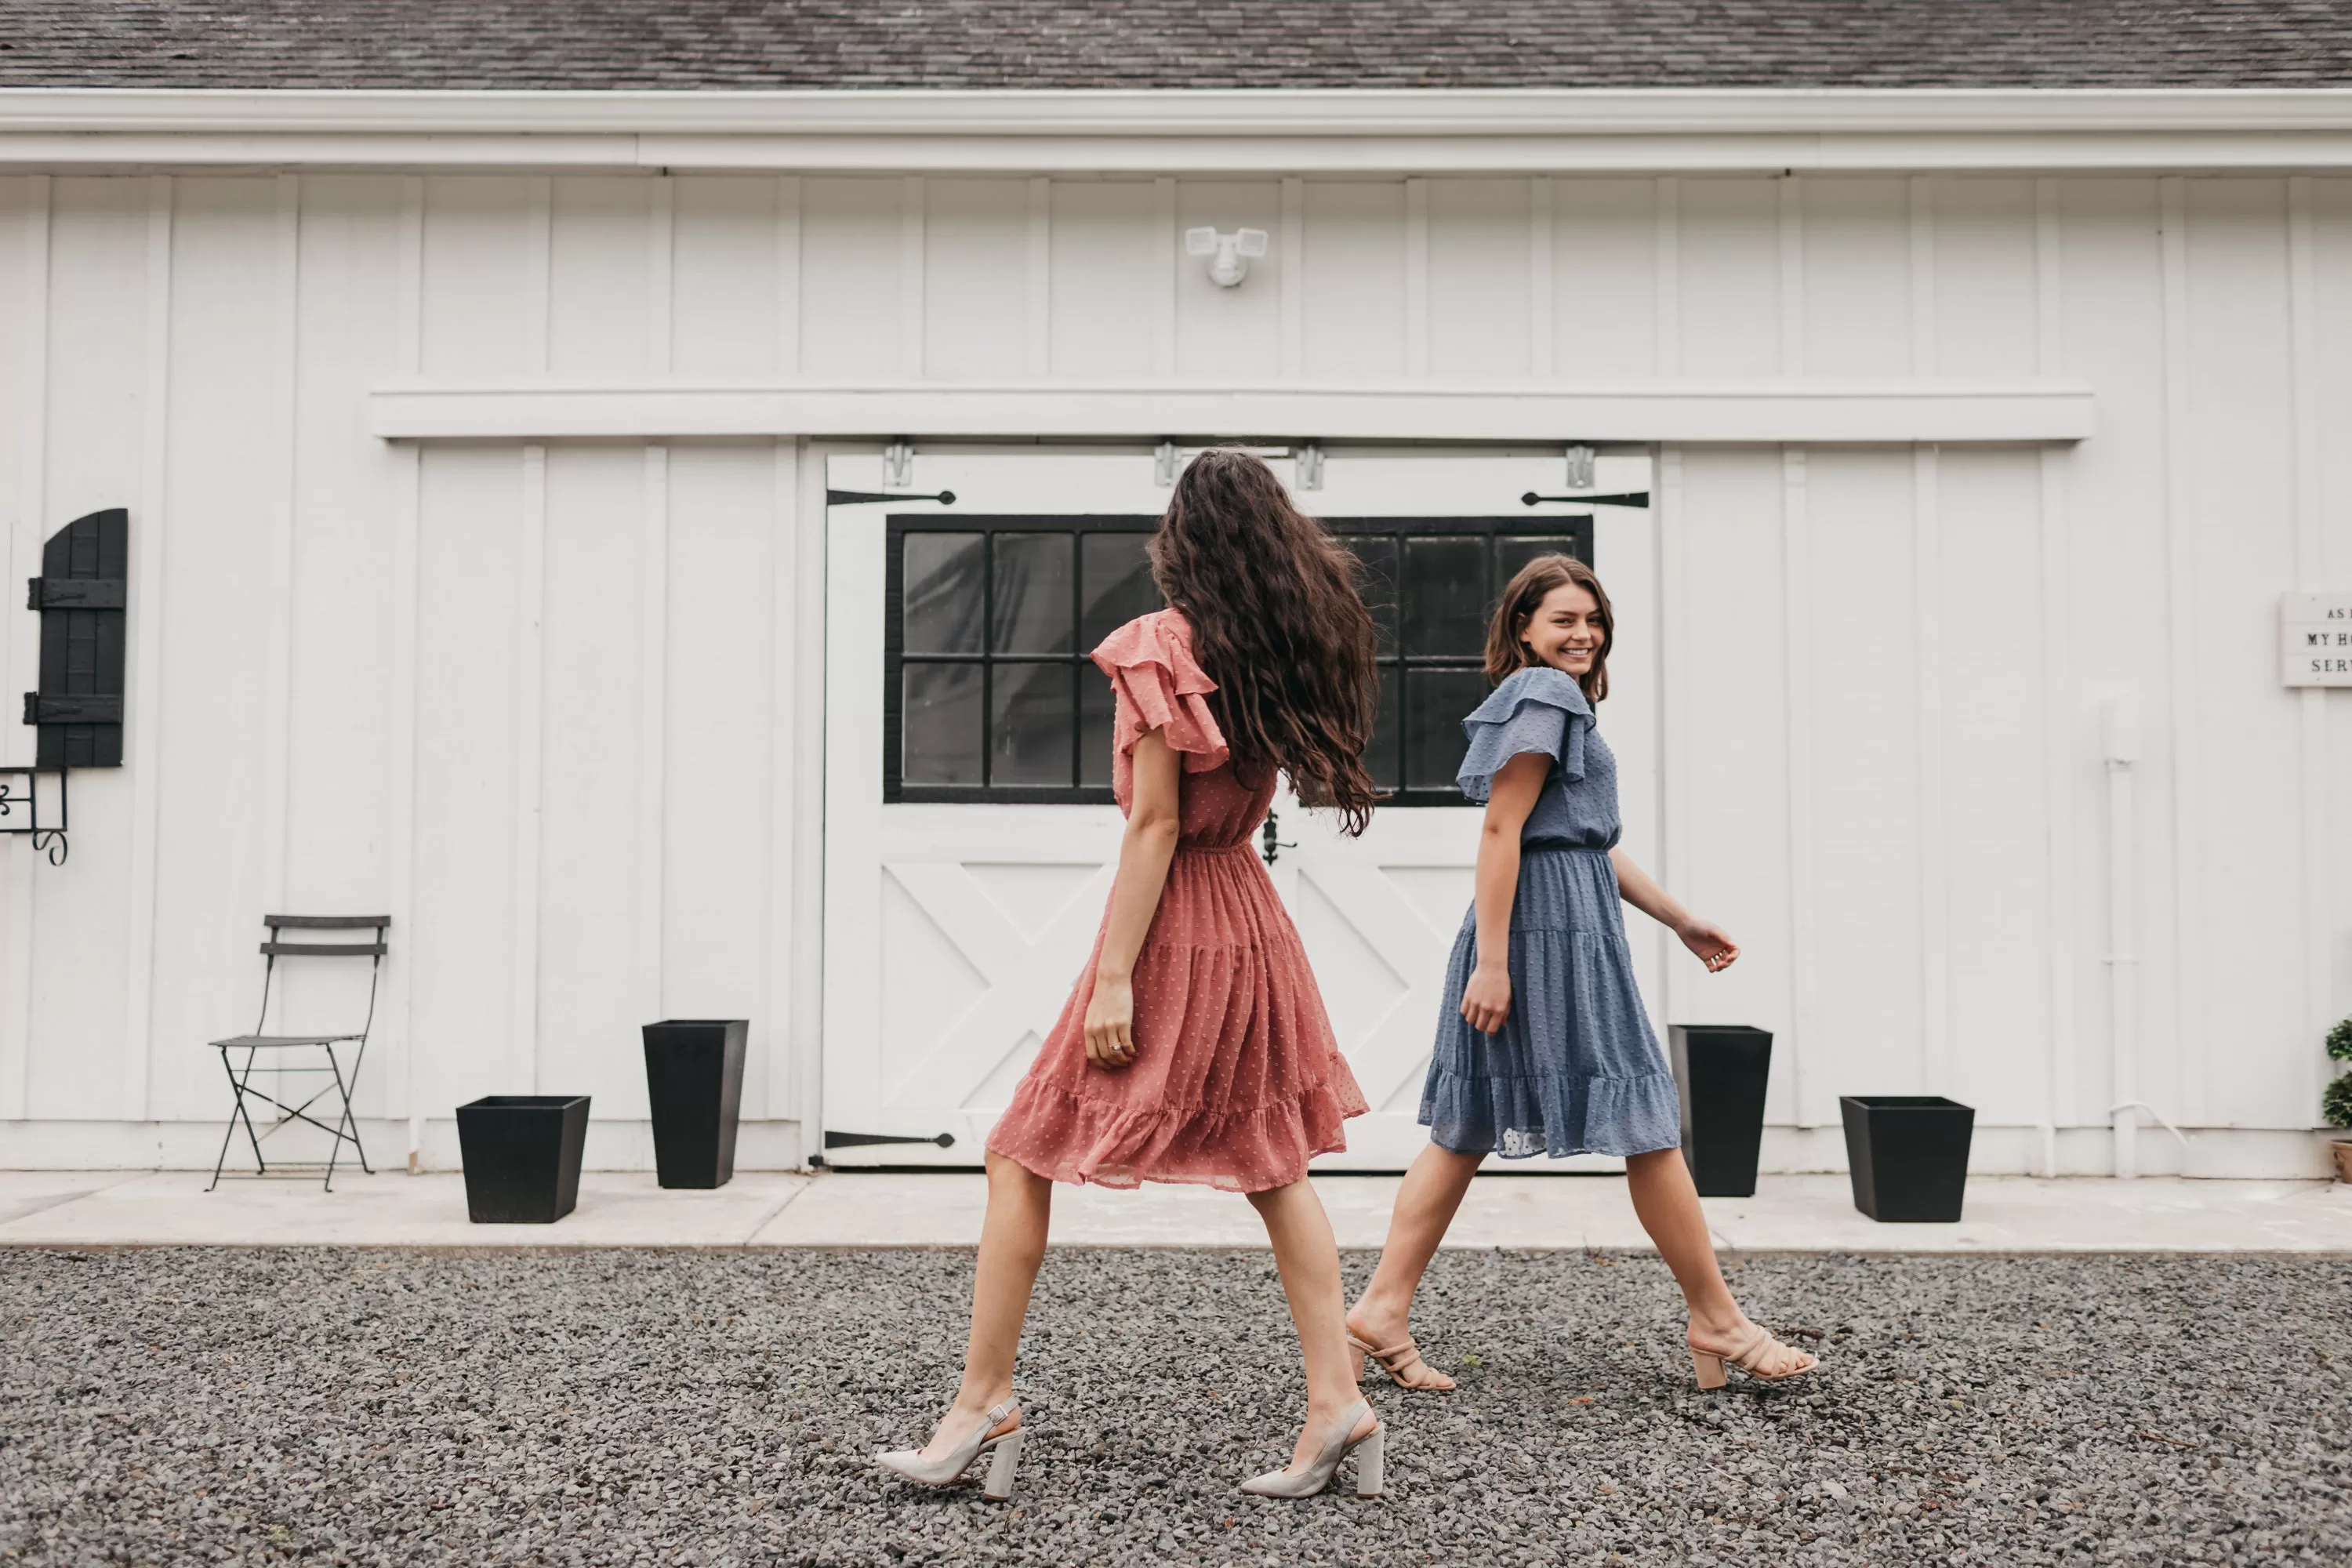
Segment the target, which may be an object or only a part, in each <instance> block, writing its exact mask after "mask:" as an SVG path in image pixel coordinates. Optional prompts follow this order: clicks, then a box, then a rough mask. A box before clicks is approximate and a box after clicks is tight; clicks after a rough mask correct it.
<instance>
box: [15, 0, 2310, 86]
mask: <svg viewBox="0 0 2352 1568" xmlns="http://www.w3.org/2000/svg"><path fill="white" fill-rule="evenodd" d="M2347 84H2352V0H0V86H8V87H184V88H431V89H483V88H506V89H624V88H629V89H782V88H1028V89H1045V88H1280V87H1325V88H1632V87H1685V88H1713V87H1782V88H1793V87H1855V88H1862V87H1878V88H1935V87H2045V88H2064V87H2108V88H2118V87H2325V86H2342V85H2347Z"/></svg>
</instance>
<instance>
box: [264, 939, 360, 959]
mask: <svg viewBox="0 0 2352 1568" xmlns="http://www.w3.org/2000/svg"><path fill="white" fill-rule="evenodd" d="M261 951H262V952H266V953H268V955H269V956H270V957H272V958H382V957H383V943H382V942H263V943H262V944H261Z"/></svg>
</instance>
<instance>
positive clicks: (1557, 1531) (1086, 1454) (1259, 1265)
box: [0, 1250, 2352, 1568]
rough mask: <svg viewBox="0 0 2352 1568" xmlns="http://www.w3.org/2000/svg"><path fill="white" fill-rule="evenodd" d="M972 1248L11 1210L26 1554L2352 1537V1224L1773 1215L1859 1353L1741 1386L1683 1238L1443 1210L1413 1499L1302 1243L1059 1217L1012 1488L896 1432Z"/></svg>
mask: <svg viewBox="0 0 2352 1568" xmlns="http://www.w3.org/2000/svg"><path fill="white" fill-rule="evenodd" d="M1370 1262H1371V1260H1370V1258H1369V1257H1366V1256H1360V1255H1351V1256H1350V1257H1349V1259H1348V1267H1349V1276H1350V1279H1351V1281H1360V1279H1362V1277H1363V1275H1364V1274H1365V1272H1366V1271H1367V1270H1368V1269H1369V1268H1370ZM970 1272H971V1255H970V1254H968V1253H961V1252H827V1253H798V1254H792V1253H786V1254H742V1253H709V1252H667V1253H665V1252H603V1253H575V1254H552V1255H525V1254H516V1253H485V1254H468V1255H451V1254H430V1253H413V1252H377V1251H326V1250H302V1251H282V1252H281V1251H221V1250H185V1251H133V1252H106V1253H87V1254H77V1253H59V1252H29V1251H18V1252H0V1562H6V1563H17V1562H22V1563H59V1564H65V1563H70V1564H77V1565H79V1564H84V1563H184V1562H187V1563H193V1562H207V1563H219V1562H245V1563H264V1562H269V1563H275V1562H281V1561H282V1562H294V1561H298V1560H299V1561H302V1562H308V1563H342V1562H350V1563H465V1564H489V1563H699V1564H707V1565H715V1564H721V1563H791V1564H863V1563H879V1564H891V1565H896V1564H900V1563H1039V1564H1054V1565H1055V1568H1059V1565H1062V1564H1077V1563H1192V1562H1211V1563H1222V1562H1233V1563H1284V1564H1286V1563H1380V1564H1390V1563H1449V1564H1451V1563H1529V1564H1535V1563H1543V1564H1551V1563H1607V1562H1615V1561H1623V1562H1627V1563H1693V1564H1696V1563H1742V1564H1750V1563H1887V1564H1911V1563H1962V1562H1969V1563H2002V1564H2029V1563H2107V1562H2119V1563H2124V1562H2127V1563H2191V1562H2195V1563H2221V1562H2228V1563H2265V1564H2267V1563H2285V1562H2313V1563H2323V1562H2324V1563H2346V1562H2347V1561H2352V1462H2347V1442H2352V1407H2348V1406H2347V1395H2352V1385H2347V1366H2352V1332H2347V1323H2352V1260H2345V1259H2333V1258H2252V1257H2245V1256H2237V1257H2230V1258H1949V1257H1947V1258H1846V1257H1835V1256H1831V1257H1801V1258H1800V1257H1780V1256H1776V1257H1758V1258H1748V1259H1746V1260H1744V1261H1743V1262H1739V1263H1738V1264H1737V1266H1736V1267H1735V1268H1734V1273H1733V1281H1734V1285H1735V1288H1736V1289H1738V1290H1739V1291H1740V1292H1741V1294H1742V1296H1743V1297H1744V1298H1745V1300H1747V1301H1748V1305H1749V1307H1750V1310H1752V1311H1753V1312H1754V1313H1755V1314H1756V1316H1757V1317H1758V1318H1759V1319H1760V1320H1762V1321H1765V1322H1768V1323H1769V1324H1771V1325H1773V1326H1775V1327H1777V1328H1779V1329H1780V1330H1781V1331H1783V1332H1784V1333H1789V1332H1790V1331H1806V1332H1807V1333H1808V1335H1809V1336H1810V1335H1812V1334H1818V1335H1819V1345H1820V1349H1821V1350H1822V1353H1823V1355H1824V1357H1825V1359H1826V1362H1827V1367H1828V1372H1827V1375H1826V1376H1825V1377H1823V1378H1822V1380H1821V1381H1820V1384H1819V1386H1818V1387H1816V1388H1814V1389H1812V1390H1811V1391H1810V1392H1797V1391H1795V1390H1793V1389H1791V1390H1774V1391H1770V1392H1742V1391H1740V1390H1739V1389H1738V1384H1735V1387H1734V1390H1733V1391H1732V1392H1730V1393H1728V1394H1713V1395H1708V1394H1698V1393H1696V1392H1695V1391H1694V1390H1693V1388H1692V1385H1691V1380H1690V1367H1689V1363H1688V1361H1687V1360H1686V1359H1685V1358H1684V1357H1683V1356H1682V1355H1681V1354H1680V1351H1679V1335H1678V1328H1679V1324H1678V1322H1677V1321H1676V1319H1675V1316H1674V1315H1673V1306H1674V1301H1675V1297H1674V1294H1673V1285H1672V1281H1671V1280H1670V1279H1669V1278H1668V1277H1667V1275H1666V1273H1665V1271H1664V1268H1663V1267H1662V1266H1661V1265H1660V1264H1659V1263H1658V1262H1657V1261H1656V1260H1655V1259H1654V1258H1646V1257H1629V1258H1601V1257H1591V1256H1587V1255H1583V1254H1579V1253H1565V1254H1563V1253H1543V1254H1496V1253H1474V1254H1458V1253H1449V1254H1442V1255H1441V1256H1440V1258H1439V1259H1438V1261H1437V1264H1436V1266H1435V1268H1434V1269H1433V1273H1432V1276H1431V1283H1430V1289H1429V1291H1428V1294H1427V1295H1426V1297H1425V1298H1424V1300H1425V1320H1424V1321H1423V1323H1422V1324H1421V1325H1420V1327H1421V1331H1422V1334H1423V1340H1424V1342H1425V1343H1426V1344H1427V1345H1428V1348H1429V1350H1430V1353H1431V1355H1432V1357H1433V1360H1435V1361H1436V1362H1437V1363H1439V1364H1440V1365H1445V1366H1450V1367H1453V1368H1454V1369H1456V1370H1457V1372H1458V1373H1459V1374H1460V1375H1461V1376H1462V1377H1463V1387H1462V1389H1461V1391H1460V1392H1458V1393H1456V1394H1453V1395H1451V1396H1450V1397H1435V1396H1431V1395H1426V1394H1422V1395H1413V1396H1411V1397H1407V1396H1405V1395H1403V1394H1401V1393H1400V1392H1398V1391H1397V1390H1395V1389H1393V1388H1391V1387H1390V1386H1389V1385H1388V1384H1385V1383H1384V1382H1383V1383H1381V1384H1378V1385H1377V1386H1376V1387H1375V1388H1374V1389H1373V1394H1372V1397H1373V1402H1374V1404H1375V1405H1377V1406H1378V1407H1379V1408H1380V1409H1381V1413H1382V1415H1384V1416H1385V1417H1386V1419H1387V1420H1388V1422H1389V1424H1390V1432H1391V1436H1390V1441H1389V1474H1390V1478H1391V1481H1390V1484H1391V1495H1390V1496H1389V1497H1388V1498H1386V1499H1384V1500H1377V1501H1370V1500H1357V1499H1355V1498H1353V1497H1351V1496H1350V1497H1338V1496H1333V1497H1326V1498H1321V1499H1318V1500H1313V1501H1311V1502H1306V1503H1283V1502H1274V1501H1267V1500H1256V1499H1249V1498H1244V1497H1242V1496H1240V1495H1239V1494H1238V1493H1236V1492H1235V1490H1234V1483H1235V1482H1236V1481H1238V1480H1240V1479H1242V1478H1243V1477H1244V1476H1247V1475H1249V1474H1251V1473H1252V1472H1254V1471H1255V1470H1257V1469H1259V1468H1265V1467H1268V1466H1271V1465H1273V1464H1276V1463H1277V1462H1279V1460H1280V1459H1281V1458H1282V1457H1283V1456H1284V1455H1285V1454H1286V1451H1287V1449H1288V1447H1289V1442H1290V1432H1291V1423H1292V1422H1293V1421H1294V1420H1295V1419H1296V1418H1297V1411H1298V1405H1299V1394H1298V1382H1297V1373H1296V1369H1295V1366H1294V1365H1293V1363H1292V1361H1291V1359H1290V1349H1289V1343H1288V1338H1287V1321H1286V1318H1285V1316H1284V1313H1283V1305H1282V1297H1281V1293H1280V1290H1279V1289H1278V1287H1277V1285H1276V1280H1275V1277H1274V1271H1273V1267H1272V1264H1271V1262H1270V1261H1269V1260H1268V1259H1267V1258H1265V1255H1263V1254H1222V1253H1200V1252H1171V1251H1157V1252H1146V1251H1120V1252H1088V1251H1068V1252H1056V1253H1055V1254H1052V1255H1051V1256H1050V1257H1049V1258H1048V1259H1047V1261H1046V1265H1045V1274H1044V1277H1043V1279H1042V1280H1041V1281H1040V1284H1039V1288H1038V1293H1037V1301H1036V1309H1035V1310H1034V1314H1033V1316H1032V1319H1031V1323H1030V1331H1029V1337H1028V1340H1027V1342H1026V1344H1025V1346H1024V1376H1023V1381H1022V1392H1023V1394H1024V1396H1025V1397H1026V1399H1027V1401H1028V1408H1029V1419H1030V1423H1031V1427H1032V1431H1033V1433H1034V1436H1033V1438H1032V1440H1031V1443H1030V1447H1029V1453H1028V1455H1027V1456H1026V1458H1025V1460H1024V1474H1023V1477H1022V1487H1021V1490H1020V1492H1019V1494H1018V1495H1017V1496H1016V1497H1015V1499H1014V1500H1013V1504H1012V1505H1011V1506H1010V1507H997V1506H993V1505H990V1504H986V1503H983V1502H982V1501H981V1500H979V1498H978V1495H977V1493H976V1491H975V1490H972V1489H964V1490H961V1491H956V1492H944V1493H933V1492H919V1491H917V1490H914V1489H908V1488H907V1487H905V1486H903V1485H901V1484H898V1483H895V1482H892V1481H889V1480H887V1479H884V1478H883V1477H881V1476H880V1475H879V1474H877V1472H875V1471H874V1470H872V1469H871V1468H868V1467H867V1466H866V1462H865V1456H866V1454H867V1453H868V1452H869V1451H871V1450H872V1449H874V1448H877V1447H886V1446H896V1445H898V1444H900V1443H904V1442H907V1441H908V1440H910V1439H914V1438H917V1437H919V1436H920V1435H921V1434H922V1432H923V1431H924V1429H925V1427H926V1426H927V1424H928V1421H929V1418H930V1417H931V1416H932V1415H934V1414H935V1413H936V1412H937V1410H938V1409H939V1407H940V1405H941V1404H942V1403H943V1402H944V1400H945V1399H946V1398H947V1396H948V1395H949V1394H950V1392H951V1391H952V1388H953V1385H954V1380H955V1373H956V1368H957V1364H958V1360H959V1354H960V1351H961V1323H962V1313H963V1309H964V1301H965V1296H966V1291H967V1289H968V1287H969V1280H970Z"/></svg>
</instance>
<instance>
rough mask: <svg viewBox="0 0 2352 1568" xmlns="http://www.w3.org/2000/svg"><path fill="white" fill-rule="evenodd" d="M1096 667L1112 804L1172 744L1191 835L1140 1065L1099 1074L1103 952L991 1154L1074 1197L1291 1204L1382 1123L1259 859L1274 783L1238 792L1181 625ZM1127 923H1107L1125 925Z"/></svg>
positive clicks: (1142, 1010)
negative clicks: (1365, 1125) (1198, 1195)
mask: <svg viewBox="0 0 2352 1568" xmlns="http://www.w3.org/2000/svg"><path fill="white" fill-rule="evenodd" d="M1094 660H1095V663H1096V664H1097V665H1098V666H1100V667H1101V668H1102V671H1103V673H1104V674H1106V675H1108V676H1109V677H1110V681H1111V687H1112V690H1113V692H1114V694H1115V696H1116V698H1117V713H1116V716H1115V719H1114V721H1113V740H1112V745H1113V748H1114V755H1113V757H1112V761H1111V790H1112V793H1113V794H1114V795H1116V796H1117V797H1118V807H1119V810H1120V811H1122V812H1125V811H1129V810H1130V809H1132V807H1133V805H1134V799H1135V745H1136V742H1138V741H1139V740H1140V739H1142V737H1143V735H1144V733H1145V731H1150V730H1158V731H1160V734H1161V736H1162V738H1163V739H1164V740H1165V741H1166V742H1167V743H1168V744H1169V745H1170V746H1171V748H1173V749H1174V750H1176V751H1178V752H1182V753H1183V754H1184V755H1183V767H1184V771H1183V774H1182V778H1181V788H1182V805H1181V822H1180V826H1179V831H1178V836H1177V841H1176V856H1175V858H1174V859H1173V860H1172V861H1171V863H1170V865H1169V868H1168V882H1167V887H1166V890H1165V891H1163V892H1162V893H1161V894H1160V908H1159V910H1158V912H1157V913H1155V914H1154V915H1153V916H1152V920H1151V927H1150V931H1148V932H1147V933H1146V934H1145V936H1144V939H1143V951H1142V952H1140V953H1139V955H1138V956H1137V958H1136V961H1135V980H1134V984H1135V1044H1136V1055H1135V1060H1134V1061H1133V1062H1132V1063H1130V1064H1129V1065H1128V1066H1127V1067H1124V1068H1116V1069H1106V1068H1098V1067H1097V1066H1095V1065H1094V1064H1093V1063H1092V1062H1090V1061H1088V1060H1087V1042H1086V1027H1085V1026H1086V1017H1087V1005H1088V1003H1090V1002H1091V1001H1092V1000H1093V998H1094V989H1095V963H1096V962H1097V959H1098V958H1099V957H1100V956H1101V952H1102V935H1101V933H1100V932H1099V931H1097V933H1096V936H1095V951H1094V952H1093V953H1091V954H1089V955H1088V957H1087V966H1086V968H1085V969H1084V970H1083V971H1082V972H1080V973H1079V975H1078V983H1077V986H1076V989H1075V990H1073V991H1072V992H1071V993H1070V999H1069V1002H1068V1003H1067V1004H1066V1005H1065V1006H1064V1007H1063V1009H1062V1016H1061V1017H1060V1019H1059V1020H1058V1021H1057V1022H1056V1023H1055V1025H1054V1028H1053V1032H1052V1033H1051V1034H1050V1035H1048V1036H1047V1037H1045V1046H1044V1047H1043V1048H1042V1049H1040V1050H1039V1052H1038V1053H1037V1059H1036V1060H1035V1061H1034V1062H1033V1063H1031V1064H1030V1067H1029V1070H1028V1072H1027V1073H1026V1074H1025V1075H1024V1077H1023V1078H1022V1079H1021V1083H1020V1086H1019V1088H1017V1089H1014V1091H1013V1103H1012V1104H1011V1105H1009V1106H1008V1107H1006V1108H1005V1111H1004V1114H1003V1117H1001V1118H999V1119H998V1121H997V1123H996V1127H995V1129H994V1131H991V1132H990V1133H989V1135H988V1147H989V1148H990V1149H991V1150H992V1151H993V1152H996V1153H999V1154H1002V1155H1003V1156H1005V1157H1006V1158H1007V1159H1010V1160H1014V1161H1017V1162H1019V1163H1021V1164H1022V1165H1024V1166H1026V1167H1027V1168H1028V1169H1030V1170H1032V1171H1034V1172H1035V1173H1037V1174H1039V1175H1041V1176H1047V1177H1051V1178H1052V1179H1053V1180H1055V1181H1057V1182H1095V1183H1099V1184H1102V1185H1104V1186H1109V1187H1132V1186H1137V1185H1139V1184H1142V1183H1144V1182H1192V1183H1198V1184H1206V1185H1210V1186H1217V1187H1224V1188H1227V1189H1229V1190H1232V1191H1236V1192H1244V1193H1254V1192H1264V1191H1265V1190H1267V1189H1269V1188H1273V1187H1281V1186H1287V1185H1289V1184H1291V1183H1293V1182H1295V1181H1297V1180H1298V1179H1299V1178H1301V1177H1302V1176H1304V1175H1306V1174H1307V1161H1308V1160H1309V1159H1311V1158H1313V1157H1314V1156H1315V1155H1317V1154H1320V1153H1324V1152H1329V1151H1332V1150H1339V1149H1344V1148H1346V1147H1347V1146H1348V1140H1347V1136H1346V1132H1345V1130H1344V1123H1345V1122H1346V1121H1347V1119H1348V1118H1349V1117H1350V1116H1361V1115H1362V1114H1363V1113H1364V1112H1365V1111H1366V1110H1368V1109H1370V1108H1369V1107H1368V1106H1367V1105H1366V1104H1365V1103H1364V1097H1363V1094H1362V1092H1361V1091H1360V1090H1359V1089H1357V1087H1356V1079H1355V1077H1354V1075H1353V1074H1351V1073H1349V1070H1348V1064H1347V1062H1346V1061H1345V1060H1344V1059H1343V1058H1341V1057H1340V1055H1339V1041H1338V1040H1337V1039H1336V1038H1335V1037H1333V1035H1332V1033H1331V1024H1330V1020H1329V1018H1328V1016H1326V1015H1325V1013H1324V1011H1323V996H1322V994H1321V993H1320V992H1319V991H1318V990H1317V989H1316V986H1315V975H1314V973H1313V972H1312V971H1311V970H1310V969H1309V968H1308V967H1307V950H1306V949H1305V947H1304V946H1302V945H1301V944H1300V942H1299V940H1298V932H1297V930H1296V928H1294V927H1293V926H1292V925H1291V923H1290V916H1289V914H1288V912H1287V911H1286V910H1284V909H1283V907H1282V900H1281V899H1280V897H1279V896H1278V895H1276V892H1275V890H1274V883H1273V882H1272V880H1270V879H1268V878H1267V876H1266V874H1265V867H1264V866H1263V865H1261V864H1260V863H1259V861H1258V858H1257V855H1256V853H1255V850H1253V849H1252V848H1251V847H1250V842H1249V840H1250V835H1251V833H1252V832H1253V831H1254V830H1255V828H1256V827H1257V825H1258V824H1259V823H1260V822H1262V821H1263V820H1265V812H1266V807H1267V805H1270V804H1271V803H1272V802H1273V799H1274V781H1273V780H1272V779H1270V778H1269V779H1267V780H1266V781H1265V782H1264V783H1263V784H1259V785H1256V786H1255V787H1254V786H1252V785H1249V784H1244V782H1243V781H1242V780H1241V779H1240V778H1238V777H1237V776H1235V774H1234V768H1233V763H1232V760H1231V754H1230V752H1228V751H1227V749H1226V746H1225V739H1224V736H1223V734H1222V733H1221V732H1220V731H1218V729H1217V721H1216V718H1215V716H1214V715H1213V714H1212V713H1211V712H1210V710H1209V705H1208V702H1207V700H1206V699H1207V696H1208V694H1209V693H1210V692H1212V691H1214V690H1215V689H1216V684H1215V683H1214V682H1213V681H1212V680H1211V679H1209V678H1208V676H1207V675H1205V674H1204V673H1202V669H1201V667H1200V666H1199V665H1198V664H1196V663H1195V662H1193V658H1192V628H1191V626H1189V625H1187V624H1186V622H1185V620H1184V617H1183V616H1181V615H1180V614H1179V613H1178V612H1176V611H1174V610H1160V611H1158V612H1156V613H1154V614H1152V615H1149V616H1142V617H1141V618H1139V619H1138V620H1133V621H1129V623H1128V624H1127V625H1126V626H1121V627H1120V628H1119V629H1118V630H1117V631H1115V632H1113V633H1112V634H1111V635H1110V636H1109V637H1106V638H1104V639H1103V644H1102V646H1101V647H1098V648H1097V649H1095V652H1094ZM1108 915H1109V911H1108V909H1106V910H1105V911H1104V917H1105V920H1106V921H1108Z"/></svg>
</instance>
